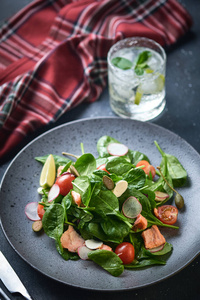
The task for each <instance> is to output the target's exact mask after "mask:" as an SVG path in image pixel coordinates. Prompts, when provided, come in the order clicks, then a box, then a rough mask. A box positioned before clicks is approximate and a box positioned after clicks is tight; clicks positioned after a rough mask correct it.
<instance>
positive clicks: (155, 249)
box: [149, 244, 165, 253]
mask: <svg viewBox="0 0 200 300" xmlns="http://www.w3.org/2000/svg"><path fill="white" fill-rule="evenodd" d="M164 245H165V244H163V245H161V246H158V247H155V248H152V249H149V251H150V252H151V253H155V252H158V251H161V250H162V249H163V248H164Z"/></svg>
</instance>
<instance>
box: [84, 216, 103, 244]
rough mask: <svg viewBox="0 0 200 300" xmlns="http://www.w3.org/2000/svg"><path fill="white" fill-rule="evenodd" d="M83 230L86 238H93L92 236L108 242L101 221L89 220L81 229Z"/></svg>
mask: <svg viewBox="0 0 200 300" xmlns="http://www.w3.org/2000/svg"><path fill="white" fill-rule="evenodd" d="M80 231H81V236H82V237H83V238H84V239H91V238H97V239H99V240H100V241H104V242H107V241H108V239H107V236H106V234H105V233H104V231H103V229H102V227H101V223H100V222H93V221H91V222H89V223H85V224H84V227H83V228H81V229H80Z"/></svg>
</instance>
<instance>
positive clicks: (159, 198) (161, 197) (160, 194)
mask: <svg viewBox="0 0 200 300" xmlns="http://www.w3.org/2000/svg"><path fill="white" fill-rule="evenodd" d="M155 195H156V197H155V201H157V202H160V201H164V200H166V199H167V198H168V197H169V195H168V194H167V193H163V192H160V191H155Z"/></svg>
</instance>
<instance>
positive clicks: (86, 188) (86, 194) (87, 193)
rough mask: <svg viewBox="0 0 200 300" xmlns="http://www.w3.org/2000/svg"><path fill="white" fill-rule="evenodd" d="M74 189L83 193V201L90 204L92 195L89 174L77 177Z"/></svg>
mask: <svg viewBox="0 0 200 300" xmlns="http://www.w3.org/2000/svg"><path fill="white" fill-rule="evenodd" d="M72 184H73V190H74V191H75V192H77V193H79V194H80V195H81V201H82V202H83V204H84V205H85V206H88V205H89V202H90V197H91V185H90V181H89V178H88V177H87V176H79V177H76V178H75V179H74V180H73V181H72Z"/></svg>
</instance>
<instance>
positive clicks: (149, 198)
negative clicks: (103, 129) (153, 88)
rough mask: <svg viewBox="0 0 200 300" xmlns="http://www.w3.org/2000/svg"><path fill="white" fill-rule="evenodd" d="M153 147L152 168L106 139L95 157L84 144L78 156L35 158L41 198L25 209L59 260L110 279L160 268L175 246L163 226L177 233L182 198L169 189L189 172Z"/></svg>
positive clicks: (134, 153) (137, 154) (142, 157)
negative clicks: (89, 266)
mask: <svg viewBox="0 0 200 300" xmlns="http://www.w3.org/2000/svg"><path fill="white" fill-rule="evenodd" d="M154 143H155V147H157V149H158V155H159V156H160V165H159V166H158V167H157V166H152V165H151V162H150V158H149V157H148V153H145V154H143V153H141V152H139V151H137V149H133V150H131V149H128V147H127V146H126V145H124V144H122V143H120V142H119V141H117V140H116V139H114V138H113V137H110V136H102V137H101V138H100V139H99V140H98V142H97V151H98V154H99V155H98V158H95V157H94V156H93V155H92V154H91V153H84V149H83V145H82V144H81V151H80V152H82V154H81V155H80V156H75V155H73V156H71V154H69V153H63V154H61V155H60V156H59V155H53V154H47V155H45V156H41V157H36V158H35V159H36V160H37V161H38V162H40V163H42V170H41V177H40V188H39V189H38V191H39V193H40V194H41V199H40V201H39V202H37V201H36V202H32V203H29V204H27V205H26V209H25V212H26V215H27V216H28V218H29V219H31V220H33V221H34V223H33V224H32V228H33V230H34V231H35V232H37V231H40V230H44V232H45V234H47V235H48V236H49V237H50V238H52V239H54V240H55V248H56V249H57V251H58V253H59V254H60V255H61V256H62V257H63V259H64V260H78V259H84V260H88V261H91V263H92V261H93V262H94V263H96V264H97V265H99V266H100V267H102V268H103V269H104V270H106V271H107V272H109V273H110V274H111V275H113V276H119V275H120V274H122V272H123V271H124V269H138V268H144V267H149V266H153V265H164V264H166V261H167V259H168V258H169V256H170V255H171V253H172V250H173V247H172V245H171V244H170V243H169V242H168V241H166V239H165V237H164V236H163V234H162V228H163V227H169V228H173V229H174V230H178V229H179V227H178V226H177V224H176V222H177V217H178V210H179V209H181V208H182V207H183V206H184V200H183V197H182V196H181V195H180V194H179V193H178V192H177V190H175V188H177V187H178V188H180V187H181V186H184V185H185V183H186V180H187V173H186V170H185V169H184V167H183V166H182V165H181V163H180V161H179V160H178V159H177V158H176V157H175V156H173V155H170V154H167V153H165V152H164V151H163V150H162V149H161V146H160V145H159V144H158V143H157V142H156V141H155V142H154ZM147 152H148V150H147ZM33 211H35V215H34V213H33ZM38 238H39V237H38Z"/></svg>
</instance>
